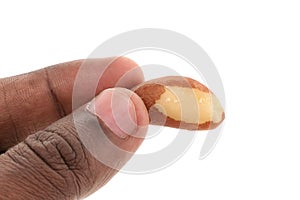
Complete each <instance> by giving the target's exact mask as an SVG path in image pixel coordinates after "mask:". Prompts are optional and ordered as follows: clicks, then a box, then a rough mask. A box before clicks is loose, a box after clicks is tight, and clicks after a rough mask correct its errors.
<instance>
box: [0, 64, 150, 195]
mask: <svg viewBox="0 0 300 200" xmlns="http://www.w3.org/2000/svg"><path fill="white" fill-rule="evenodd" d="M83 62H84V63H85V66H88V67H89V68H90V69H92V70H89V73H93V71H94V72H95V71H99V70H100V71H102V72H103V75H102V76H101V77H99V82H98V85H97V89H96V91H95V95H94V96H86V94H85V91H84V88H88V87H91V86H89V85H88V84H86V85H83V86H82V87H81V88H82V91H79V94H80V95H78V98H82V105H78V107H75V108H74V106H72V94H73V87H74V82H75V79H76V75H77V73H78V70H79V69H80V66H81V65H82V63H83ZM108 63H109V66H108V67H107V68H106V65H107V64H108ZM90 75H92V74H85V76H86V77H87V78H88V77H89V76H90ZM121 78H122V81H121V82H120V81H119V80H120V79H121ZM141 82H143V74H142V71H141V70H140V68H139V67H138V66H137V64H136V63H135V62H133V61H132V60H130V59H128V58H117V59H113V58H106V59H91V60H78V61H73V62H67V63H63V64H58V65H55V66H51V67H47V68H44V69H41V70H38V71H35V72H31V73H28V74H23V75H18V76H14V77H9V78H2V79H0V113H1V114H0V152H1V155H0V199H1V200H2V199H3V200H21V199H22V200H23V199H26V200H27V199H28V200H35V199H38V200H42V199H53V200H54V199H55V200H66V199H83V198H85V197H87V196H88V195H90V194H92V193H93V192H95V191H97V190H98V189H99V188H101V187H102V186H103V185H104V184H105V183H107V182H108V181H109V180H110V179H111V178H112V177H113V176H114V175H115V174H116V173H117V172H118V169H120V167H122V166H123V165H124V164H125V163H126V161H128V159H130V157H128V156H127V155H126V156H125V155H124V156H123V157H122V155H121V154H120V155H115V154H112V153H110V152H111V151H110V149H109V145H105V144H104V145H103V144H99V145H98V146H97V145H96V148H97V149H96V152H103V153H104V154H107V156H109V157H110V159H111V162H112V163H110V166H108V165H106V164H105V163H102V162H101V161H99V159H96V158H95V156H94V155H93V154H92V153H91V151H90V150H89V149H88V148H86V146H85V145H84V144H83V142H82V138H81V137H82V136H81V137H79V136H78V131H77V130H78V126H79V127H80V130H84V131H85V133H86V135H87V136H86V137H89V130H91V127H89V126H90V125H89V117H90V116H91V111H90V110H89V109H86V108H87V106H88V105H90V104H89V101H92V102H93V104H92V105H93V106H94V107H93V109H92V110H93V111H92V112H95V113H94V114H95V116H97V119H98V122H99V124H100V125H101V127H102V128H103V130H104V133H105V135H106V136H107V138H109V140H110V141H111V142H112V143H113V144H115V145H116V146H117V147H119V148H120V149H123V150H125V151H127V152H132V153H134V152H135V151H136V150H137V148H138V147H139V146H140V144H141V143H142V141H143V137H142V136H143V135H144V134H145V133H146V129H145V127H146V126H147V125H148V113H147V110H146V108H145V105H144V104H143V102H142V100H141V99H140V98H139V97H138V96H137V95H136V94H134V93H132V92H131V91H130V90H128V89H130V88H132V87H134V86H135V85H137V84H139V83H141ZM117 83H118V85H117V86H118V87H120V88H118V89H109V88H114V87H115V86H116V84H117ZM126 88H127V89H126ZM113 94H114V95H113ZM112 96H115V97H117V98H116V99H117V100H116V101H117V102H118V103H117V105H119V106H116V108H112V105H114V104H112V103H111V100H112ZM94 97H95V98H94ZM126 97H127V99H128V97H129V99H130V101H124V99H126ZM113 109H114V112H117V113H119V115H120V116H122V117H121V118H120V117H119V118H118V117H117V118H115V117H114V115H113V114H112V110H113ZM74 113H76V116H79V117H77V120H76V126H75V123H74ZM117 115H118V114H117ZM126 115H128V116H126ZM120 119H121V120H120ZM117 120H119V121H117ZM130 120H133V121H134V122H135V123H136V125H138V126H137V127H139V125H141V126H142V127H144V128H140V129H139V128H137V127H128V126H130V124H132V123H131V122H129V121H130ZM122 124H123V125H125V126H126V125H127V127H125V129H122V128H121V127H120V126H122ZM128 124H129V125H128ZM126 130H127V131H126ZM136 134H139V137H135V135H136ZM87 139H88V138H87ZM110 154H112V155H110ZM114 164H115V165H116V166H117V167H111V166H113V165H114Z"/></svg>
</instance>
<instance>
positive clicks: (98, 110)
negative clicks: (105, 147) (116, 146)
mask: <svg viewBox="0 0 300 200" xmlns="http://www.w3.org/2000/svg"><path fill="white" fill-rule="evenodd" d="M131 94H132V92H131V91H129V90H127V89H123V88H114V89H107V90H105V91H103V92H102V93H101V94H100V95H98V96H97V97H96V98H95V99H94V100H93V101H92V102H91V103H90V104H89V105H88V106H87V109H88V110H89V111H90V112H92V113H93V114H95V115H96V116H97V117H98V118H99V119H100V120H102V121H103V122H104V124H105V125H106V126H107V127H108V128H109V129H110V130H111V131H112V132H113V133H114V134H115V135H117V136H118V137H120V138H122V139H124V138H126V137H127V136H128V135H132V134H134V133H135V132H136V131H137V117H136V112H135V106H134V104H133V102H132V101H131V99H130V96H131Z"/></svg>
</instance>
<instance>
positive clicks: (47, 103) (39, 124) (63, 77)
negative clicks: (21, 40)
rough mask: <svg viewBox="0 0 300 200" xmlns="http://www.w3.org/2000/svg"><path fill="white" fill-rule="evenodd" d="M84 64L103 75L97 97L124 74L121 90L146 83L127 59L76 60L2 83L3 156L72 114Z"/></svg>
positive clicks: (0, 149)
mask: <svg viewBox="0 0 300 200" xmlns="http://www.w3.org/2000/svg"><path fill="white" fill-rule="evenodd" d="M83 63H84V65H85V66H88V67H90V68H91V69H93V70H95V71H96V70H97V71H99V70H100V71H103V73H102V76H101V77H99V79H100V80H99V82H98V85H97V89H96V91H95V95H96V94H98V93H100V92H101V91H102V90H104V89H107V88H111V87H114V86H115V85H116V83H118V81H119V79H120V78H122V77H124V76H125V74H126V79H124V80H125V81H122V82H121V83H120V84H118V86H120V87H125V88H131V87H133V86H134V85H136V84H139V83H141V82H142V81H143V80H144V77H143V73H142V71H141V70H140V68H139V67H138V65H137V64H136V63H135V62H134V61H132V60H130V59H128V58H125V57H119V58H104V59H89V60H77V61H72V62H67V63H62V64H58V65H54V66H51V67H47V68H45V69H41V70H38V71H34V72H31V73H28V74H23V75H18V76H14V77H9V78H4V79H0V112H1V115H0V152H3V151H6V150H7V149H8V148H10V147H12V146H14V145H15V144H17V143H19V142H21V141H23V140H24V139H25V138H26V137H27V136H28V135H30V134H32V133H35V132H37V131H39V130H42V129H44V128H45V127H47V126H49V125H50V124H51V123H53V122H55V121H57V120H58V119H60V118H62V117H64V116H66V115H68V114H70V113H71V112H72V91H73V85H74V81H75V78H76V75H77V72H78V70H79V68H80V66H81V65H82V64H83ZM93 70H89V72H90V73H92V72H93ZM86 76H87V78H88V77H89V74H87V75H86ZM84 87H89V85H85V86H84ZM83 95H84V92H83ZM92 98H93V96H91V97H86V96H84V99H87V100H89V99H92ZM83 103H86V102H83ZM79 106H80V105H79ZM74 109H76V108H74Z"/></svg>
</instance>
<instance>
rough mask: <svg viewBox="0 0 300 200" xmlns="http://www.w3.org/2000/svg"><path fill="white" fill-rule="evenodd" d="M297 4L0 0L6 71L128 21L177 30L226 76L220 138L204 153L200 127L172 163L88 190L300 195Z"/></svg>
mask: <svg viewBox="0 0 300 200" xmlns="http://www.w3.org/2000/svg"><path fill="white" fill-rule="evenodd" d="M299 9H300V6H299V5H298V2H297V1H291V0H285V1H274V0H273V1H266V0H252V1H241V0H236V1H233V0H228V1H221V0H220V1H216V0H210V1H181V3H177V1H155V0H152V1H119V2H118V1H113V0H110V1H106V2H105V3H104V2H103V3H101V2H100V1H99V2H96V1H95V2H93V1H85V2H84V3H78V2H77V1H69V2H67V1H65V2H62V1H58V2H55V1H48V3H45V2H42V1H29V0H28V1H9V3H0V25H1V27H0V57H1V64H0V67H1V70H0V77H5V76H10V75H16V74H19V73H23V72H28V71H31V70H34V69H38V68H41V67H45V66H48V65H52V64H55V63H60V62H64V61H69V60H74V59H79V58H86V57H87V56H88V55H89V54H90V53H91V52H92V51H93V50H94V49H95V48H96V47H97V46H98V45H100V44H101V43H102V42H103V41H105V40H107V39H109V38H110V37H112V36H114V35H117V34H119V33H122V32H124V31H129V30H132V29H137V28H148V27H152V28H164V29H170V30H173V31H177V32H180V33H182V34H184V35H186V36H188V37H189V38H191V39H193V40H194V41H195V42H197V43H198V44H199V45H200V46H202V47H203V48H204V50H205V51H206V52H207V53H208V54H209V55H210V57H211V58H212V60H213V61H214V63H215V65H216V66H217V68H218V70H219V73H220V75H221V77H222V80H223V83H224V87H225V92H226V97H227V112H226V114H227V115H226V117H227V118H226V121H225V126H224V131H223V135H222V137H221V140H220V141H219V143H218V145H217V146H216V148H215V150H214V151H213V152H212V153H211V154H210V155H209V156H208V157H207V158H206V159H204V160H201V161H200V160H198V156H199V152H200V147H201V143H200V139H201V137H202V136H201V135H200V136H199V138H200V139H197V140H196V141H195V143H194V144H193V145H192V147H191V149H190V150H189V151H188V152H187V153H186V155H185V156H184V157H183V158H182V159H180V160H179V161H178V162H176V163H175V164H174V165H172V166H170V167H169V168H167V169H165V170H163V171H160V172H157V173H152V174H147V175H127V174H118V175H117V176H115V177H114V178H113V180H112V181H111V182H109V183H108V184H107V185H106V186H105V187H103V188H102V189H101V190H100V191H98V192H97V193H95V194H94V195H92V196H90V197H89V198H88V199H89V200H92V199H106V200H108V199H120V198H123V199H131V200H134V199H137V200H140V199H143V200H148V199H149V200H150V199H151V200H152V199H175V198H176V199H190V200H191V199H205V200H219V199H231V200H240V199H251V200H252V199H289V200H292V199H299V198H300V192H299V185H300V162H299V159H300V156H299V153H300V131H299V126H298V121H299V112H300V109H299V102H300V98H299V95H298V93H299V88H298V87H299V85H300V84H299V83H300V81H299V73H298V72H297V71H298V70H297V68H299V67H300V58H299V53H300V25H299V24H300V23H299V21H300V20H299V19H300V12H299Z"/></svg>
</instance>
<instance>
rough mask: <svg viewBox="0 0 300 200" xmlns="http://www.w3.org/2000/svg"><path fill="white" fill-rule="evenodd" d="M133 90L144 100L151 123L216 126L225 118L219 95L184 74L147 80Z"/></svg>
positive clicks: (199, 128) (191, 127) (199, 127)
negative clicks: (183, 75) (182, 75)
mask: <svg viewBox="0 0 300 200" xmlns="http://www.w3.org/2000/svg"><path fill="white" fill-rule="evenodd" d="M133 91H134V92H135V93H136V94H137V95H139V96H140V97H141V99H142V100H143V102H144V103H145V105H146V107H147V109H148V112H149V117H150V123H151V124H154V125H163V126H169V127H173V128H181V129H187V130H207V129H213V128H215V127H217V126H218V125H219V124H220V123H221V122H222V121H223V120H224V118H225V114H224V110H223V108H222V106H221V104H220V102H219V100H218V99H217V97H216V96H215V95H214V94H213V93H212V92H211V91H210V90H209V89H208V88H207V87H206V86H204V85H203V84H201V83H199V82H198V81H196V80H193V79H191V78H187V77H181V76H168V77H162V78H158V79H153V80H150V81H147V82H144V83H142V84H140V85H138V86H136V87H135V88H133Z"/></svg>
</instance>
